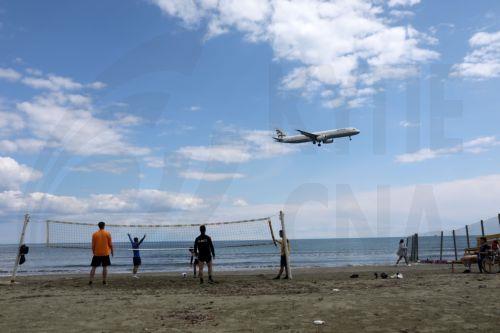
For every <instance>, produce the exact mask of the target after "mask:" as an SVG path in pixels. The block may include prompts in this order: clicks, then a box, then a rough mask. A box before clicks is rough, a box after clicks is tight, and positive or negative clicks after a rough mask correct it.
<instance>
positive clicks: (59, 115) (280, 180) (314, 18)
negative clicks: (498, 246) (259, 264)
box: [0, 0, 500, 242]
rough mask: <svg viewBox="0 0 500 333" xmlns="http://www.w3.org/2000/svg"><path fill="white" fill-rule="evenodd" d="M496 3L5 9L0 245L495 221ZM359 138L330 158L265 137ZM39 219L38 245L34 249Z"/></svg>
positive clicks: (115, 4)
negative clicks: (107, 226)
mask: <svg viewBox="0 0 500 333" xmlns="http://www.w3.org/2000/svg"><path fill="white" fill-rule="evenodd" d="M499 15H500V5H499V4H498V3H496V2H494V1H477V2H474V3H471V2H468V1H439V2H437V1H425V0H422V1H419V0H390V1H378V0H377V1H376V0H374V1H332V2H322V1H317V0H310V1H282V0H272V1H271V0H259V1H257V0H256V1H248V2H241V1H208V0H199V1H198V0H197V1H173V0H172V1H167V0H151V1H141V0H136V1H127V2H124V1H106V2H104V3H103V2H99V1H87V2H85V3H77V2H66V1H51V2H49V3H43V4H41V3H39V2H34V1H32V2H28V1H26V2H20V1H17V2H13V1H11V2H2V3H1V4H0V156H1V159H0V180H1V187H0V197H1V198H2V200H1V201H2V202H1V203H0V216H1V220H2V222H1V223H0V230H4V232H3V233H2V236H0V237H1V238H0V240H1V241H2V242H9V241H10V239H11V238H12V237H13V235H14V233H15V231H16V230H17V228H18V224H19V223H18V222H19V221H20V219H21V216H22V215H23V214H24V213H25V212H26V211H29V212H30V213H31V214H32V215H33V218H34V220H37V221H41V220H43V219H45V218H55V217H57V218H67V219H73V220H82V221H95V220H97V219H99V220H106V221H112V222H123V223H127V222H130V221H135V222H136V221H157V222H158V221H161V222H170V221H176V222H179V221H186V222H187V221H189V222H191V221H213V220H219V219H230V220H234V219H238V218H250V217H260V216H261V215H264V216H266V215H270V214H276V213H277V212H278V211H279V210H280V209H284V210H285V213H288V214H287V216H288V217H289V221H290V224H291V228H292V229H293V230H292V232H293V234H294V236H295V237H332V236H338V237H344V236H368V235H400V234H404V233H406V232H413V231H417V230H420V231H422V230H431V229H439V228H452V227H455V226H462V225H463V224H465V223H473V222H475V221H477V220H479V219H480V218H487V217H490V216H494V215H496V214H497V212H498V201H497V200H496V198H498V194H500V193H499V188H500V174H499V173H498V167H499V162H500V158H499V157H498V156H499V154H498V153H499V151H500V138H499V136H500V133H498V123H499V121H500V112H499V111H500V110H499V107H498V105H500V103H499V102H500V96H499V95H498V91H499V90H500V80H499V77H500V24H499V23H498V22H499V20H498V16H499ZM347 126H353V127H356V128H359V129H360V130H361V134H360V135H358V136H356V137H354V138H353V140H352V141H351V142H348V141H347V140H338V141H337V142H335V143H334V144H332V145H323V146H322V147H321V148H318V147H315V146H313V145H312V144H304V145H299V146H290V145H280V144H278V143H273V142H272V139H271V136H272V134H273V133H272V132H273V130H274V128H276V127H279V128H282V129H283V130H285V131H286V132H287V133H289V134H293V132H294V130H295V129H297V128H300V129H305V130H309V131H314V130H324V129H329V128H337V127H347ZM40 230H41V229H40V227H36V226H35V227H33V231H32V232H31V237H32V238H33V239H38V238H41V237H42V236H41V231H40Z"/></svg>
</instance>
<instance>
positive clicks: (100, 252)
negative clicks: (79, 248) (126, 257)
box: [89, 222, 114, 285]
mask: <svg viewBox="0 0 500 333" xmlns="http://www.w3.org/2000/svg"><path fill="white" fill-rule="evenodd" d="M97 225H98V227H99V230H97V231H96V232H94V233H93V234H92V253H93V255H94V256H93V257H92V263H91V264H90V265H91V266H92V269H91V270H90V280H89V285H91V284H92V281H93V280H94V275H95V270H96V268H97V267H98V266H102V284H106V278H107V276H108V266H109V265H111V260H109V255H110V254H111V256H113V255H114V253H113V242H112V241H111V234H110V233H109V232H107V231H106V230H104V227H105V225H106V224H105V223H104V222H99V223H98V224H97Z"/></svg>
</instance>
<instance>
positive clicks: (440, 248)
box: [439, 230, 444, 262]
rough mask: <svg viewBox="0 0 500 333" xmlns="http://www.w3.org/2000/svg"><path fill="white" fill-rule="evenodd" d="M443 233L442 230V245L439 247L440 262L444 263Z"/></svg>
mask: <svg viewBox="0 0 500 333" xmlns="http://www.w3.org/2000/svg"><path fill="white" fill-rule="evenodd" d="M443 240H444V239H443V231H442V230H441V244H440V246H439V261H440V262H441V261H443Z"/></svg>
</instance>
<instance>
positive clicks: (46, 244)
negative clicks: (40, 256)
mask: <svg viewBox="0 0 500 333" xmlns="http://www.w3.org/2000/svg"><path fill="white" fill-rule="evenodd" d="M49 244H50V234H49V220H46V221H45V246H46V247H49Z"/></svg>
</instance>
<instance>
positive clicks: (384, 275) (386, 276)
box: [380, 272, 389, 279]
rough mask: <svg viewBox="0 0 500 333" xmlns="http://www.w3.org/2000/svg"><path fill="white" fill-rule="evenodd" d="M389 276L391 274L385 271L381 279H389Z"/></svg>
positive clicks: (381, 274)
mask: <svg viewBox="0 0 500 333" xmlns="http://www.w3.org/2000/svg"><path fill="white" fill-rule="evenodd" d="M388 277H389V276H388V275H387V274H386V273H385V272H382V273H380V278H381V279H387V278H388Z"/></svg>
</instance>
